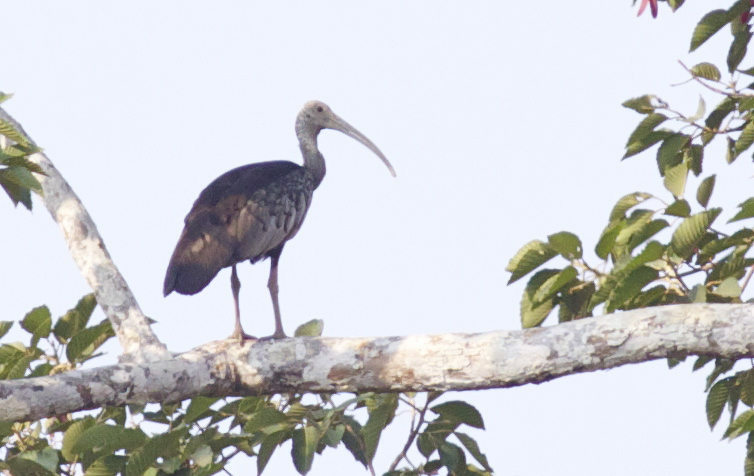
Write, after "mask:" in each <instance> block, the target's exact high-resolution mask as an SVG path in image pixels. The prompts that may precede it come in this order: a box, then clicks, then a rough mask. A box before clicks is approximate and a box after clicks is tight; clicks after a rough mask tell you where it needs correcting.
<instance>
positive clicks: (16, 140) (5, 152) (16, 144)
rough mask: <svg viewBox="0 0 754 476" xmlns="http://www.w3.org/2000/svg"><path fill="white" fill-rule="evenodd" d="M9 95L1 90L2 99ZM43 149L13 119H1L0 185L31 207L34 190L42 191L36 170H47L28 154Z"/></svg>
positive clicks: (15, 199)
mask: <svg viewBox="0 0 754 476" xmlns="http://www.w3.org/2000/svg"><path fill="white" fill-rule="evenodd" d="M9 97H10V95H8V94H3V93H0V103H2V102H3V101H5V100H7V99H8V98H9ZM39 151H40V149H39V148H38V147H37V146H36V145H35V144H34V143H32V142H31V141H30V140H29V138H28V137H26V135H25V134H24V133H23V132H22V131H19V130H18V129H17V128H16V127H15V126H14V125H13V124H12V123H11V122H9V121H6V120H4V119H0V187H2V188H3V190H5V193H7V194H8V196H9V197H10V199H11V201H12V202H13V204H14V205H18V204H19V203H21V204H22V205H24V206H25V207H26V208H27V209H29V210H31V207H32V203H31V192H35V193H38V194H41V193H42V185H41V184H40V183H39V180H37V178H36V177H35V176H34V174H35V173H36V174H41V175H44V172H43V171H42V169H41V168H40V167H39V165H37V164H35V163H34V162H32V161H31V160H29V157H30V156H31V155H32V154H34V153H36V152H39Z"/></svg>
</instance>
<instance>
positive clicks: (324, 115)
mask: <svg viewBox="0 0 754 476" xmlns="http://www.w3.org/2000/svg"><path fill="white" fill-rule="evenodd" d="M322 129H333V130H336V131H340V132H342V133H343V134H345V135H347V136H349V137H352V138H354V139H356V140H357V141H359V142H361V143H362V144H364V145H365V146H366V147H367V148H369V150H371V151H372V152H374V153H375V154H376V155H377V157H379V158H380V160H382V162H383V163H384V164H385V165H386V166H387V168H388V170H390V173H391V174H392V176H393V177H395V170H394V169H393V166H392V165H391V164H390V162H389V161H388V160H387V157H385V154H383V153H382V151H381V150H380V149H379V148H378V147H377V146H376V145H374V143H373V142H372V141H371V140H369V139H368V138H367V137H366V136H365V135H364V134H362V133H361V132H359V131H358V130H356V128H355V127H353V126H352V125H350V124H349V123H347V122H346V121H345V120H343V119H341V118H340V117H339V116H338V115H337V114H335V113H334V112H332V109H330V106H328V105H327V104H325V103H323V102H322V101H309V102H307V103H306V104H304V107H302V108H301V111H300V112H299V113H298V117H297V118H296V131H297V132H298V133H304V134H307V135H311V136H312V137H313V138H316V136H317V134H319V132H320V131H321V130H322Z"/></svg>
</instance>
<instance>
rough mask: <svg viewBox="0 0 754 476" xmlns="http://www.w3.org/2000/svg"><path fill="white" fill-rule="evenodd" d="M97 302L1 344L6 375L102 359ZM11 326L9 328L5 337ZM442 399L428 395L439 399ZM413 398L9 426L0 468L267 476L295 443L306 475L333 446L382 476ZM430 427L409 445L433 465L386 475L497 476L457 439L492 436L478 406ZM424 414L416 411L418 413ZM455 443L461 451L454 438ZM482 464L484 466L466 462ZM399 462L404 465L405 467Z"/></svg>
mask: <svg viewBox="0 0 754 476" xmlns="http://www.w3.org/2000/svg"><path fill="white" fill-rule="evenodd" d="M95 307H96V301H95V299H94V295H91V294H90V295H87V296H84V297H83V298H82V299H80V300H79V301H78V303H77V304H76V305H75V306H74V307H73V308H71V309H70V310H69V311H67V312H66V313H65V314H63V315H62V316H60V317H59V318H58V319H56V320H55V321H54V322H53V320H52V318H51V313H50V311H49V309H48V308H47V307H46V306H39V307H36V308H34V309H32V310H31V311H29V312H28V313H27V314H26V315H25V316H24V318H23V319H22V320H21V321H20V327H21V330H23V331H24V332H25V333H26V334H27V335H28V338H29V340H28V344H27V343H25V342H12V343H3V344H2V345H0V378H3V379H12V378H24V377H38V376H45V375H53V374H56V373H59V372H63V371H67V370H71V369H75V368H77V367H79V366H81V365H82V364H84V363H85V362H87V361H89V360H90V359H92V358H94V357H96V356H98V355H101V354H99V353H97V351H98V349H99V348H100V347H101V346H102V344H104V343H105V341H107V340H108V339H110V338H111V337H113V331H112V328H111V326H110V323H109V321H107V320H104V321H102V322H99V323H96V324H90V322H89V321H90V318H91V315H92V312H93V311H94V309H95ZM13 325H14V323H13V322H11V321H1V322H0V339H1V338H3V337H4V336H6V335H7V334H8V332H9V331H10V329H11V328H12V326H13ZM322 329H323V323H322V321H319V320H314V321H310V322H308V323H305V324H303V325H302V326H300V327H299V328H298V329H297V330H296V335H297V336H318V335H320V334H321V332H322ZM439 396H440V394H439V393H435V394H432V396H431V398H428V399H427V405H429V402H430V401H433V400H435V399H437V398H438V397H439ZM412 402H413V396H411V397H408V396H402V395H399V394H377V393H373V392H367V393H363V394H358V395H352V396H348V395H327V394H322V395H300V394H291V395H279V396H272V397H262V396H247V397H243V398H215V397H206V396H196V397H194V398H192V399H189V400H187V401H184V402H176V403H172V402H162V403H154V404H149V405H146V406H137V405H129V406H124V407H104V408H100V409H98V410H96V411H88V412H79V413H76V414H62V415H57V416H54V417H51V418H47V419H44V420H41V421H35V422H0V440H1V441H2V446H1V447H0V470H6V471H8V472H9V473H10V474H13V475H52V474H64V475H74V474H84V475H90V476H106V475H116V474H122V475H126V476H136V475H149V476H157V475H168V474H170V475H210V474H216V473H219V472H224V471H226V466H227V465H228V463H229V462H230V461H231V460H232V459H233V458H235V457H237V456H244V455H245V456H247V457H251V458H254V459H255V460H256V469H257V472H258V473H259V474H261V473H262V472H263V471H264V470H265V468H266V466H267V463H268V462H269V460H270V458H271V456H272V455H273V453H274V452H275V451H276V450H279V449H280V448H281V446H283V445H285V444H287V443H289V444H290V446H291V452H290V455H291V459H292V462H293V466H294V467H295V469H296V471H297V472H298V473H300V474H306V473H307V472H308V471H309V470H310V469H311V467H312V464H313V461H314V458H315V456H316V455H318V454H322V453H323V452H324V451H325V450H326V449H327V448H339V447H345V448H346V450H347V451H349V452H350V453H351V454H352V455H353V457H354V459H355V460H356V461H357V462H358V463H360V464H362V465H363V466H364V467H366V468H368V469H369V470H370V471H371V472H372V473H373V474H374V468H373V461H374V457H375V455H376V452H377V448H378V445H379V442H380V438H381V436H382V432H383V431H384V429H385V428H386V427H387V426H388V425H389V424H390V423H391V422H392V421H393V419H394V417H395V415H396V412H397V411H398V409H399V408H400V406H401V405H404V406H408V407H410V408H412V409H413V408H414V407H413V403H412ZM430 410H431V411H432V412H433V413H435V414H436V415H437V418H435V419H434V420H432V421H428V422H426V421H424V419H423V416H424V414H425V412H426V411H427V408H426V407H425V409H424V410H423V411H422V418H421V421H419V422H417V421H416V419H414V421H413V422H412V431H411V432H410V435H409V438H408V443H407V446H410V444H411V442H413V441H414V440H416V441H417V449H418V452H419V454H420V455H421V456H423V457H424V459H425V461H424V462H423V463H419V464H418V465H414V464H412V463H411V461H410V460H409V458H408V456H407V455H406V453H405V452H404V453H402V454H401V455H399V456H400V457H399V458H396V464H395V465H394V467H392V468H391V469H390V470H389V471H388V474H401V475H422V474H435V473H436V470H437V469H439V468H441V467H445V468H446V469H447V471H448V474H453V475H469V474H491V471H492V470H491V468H490V467H489V464H488V462H487V459H486V457H485V456H484V454H483V453H482V452H481V451H480V449H479V446H478V444H477V443H476V441H475V440H474V439H473V438H472V437H471V436H470V435H468V434H467V433H462V432H460V431H458V427H459V426H461V425H464V424H465V425H468V426H471V427H473V428H480V429H483V428H484V424H483V423H482V417H481V415H480V414H479V412H478V411H477V410H476V409H474V407H472V406H471V405H469V404H467V403H464V402H460V401H452V402H445V403H440V404H438V405H435V406H434V407H432V408H431V409H430ZM415 415H416V413H415ZM449 436H453V437H454V438H455V439H456V443H453V442H451V441H448V437H449ZM467 458H468V459H471V458H473V459H475V460H476V461H477V462H478V463H479V464H480V465H481V467H479V466H475V465H474V464H470V463H467V462H466V460H467ZM398 463H406V464H404V465H403V466H401V467H398Z"/></svg>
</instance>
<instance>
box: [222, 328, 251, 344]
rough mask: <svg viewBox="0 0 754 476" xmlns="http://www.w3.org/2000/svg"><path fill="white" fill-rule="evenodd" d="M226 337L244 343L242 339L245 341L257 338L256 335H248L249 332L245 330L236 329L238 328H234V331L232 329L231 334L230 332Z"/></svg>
mask: <svg viewBox="0 0 754 476" xmlns="http://www.w3.org/2000/svg"><path fill="white" fill-rule="evenodd" d="M228 339H233V340H237V341H238V343H239V344H243V343H244V341H247V340H257V337H256V336H253V335H249V334H247V333H245V332H244V331H242V330H238V329H236V330H235V331H233V333H232V334H231V335H230V336H229V337H228Z"/></svg>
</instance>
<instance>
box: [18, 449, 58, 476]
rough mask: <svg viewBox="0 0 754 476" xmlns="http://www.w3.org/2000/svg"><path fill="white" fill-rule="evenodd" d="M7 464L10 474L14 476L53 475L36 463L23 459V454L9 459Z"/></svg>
mask: <svg viewBox="0 0 754 476" xmlns="http://www.w3.org/2000/svg"><path fill="white" fill-rule="evenodd" d="M7 464H8V467H9V468H10V470H11V472H12V474H13V475H16V476H53V475H54V474H55V473H53V472H51V471H49V470H48V469H47V468H45V467H44V466H42V465H41V464H39V463H37V462H36V461H32V460H30V459H26V458H24V453H21V454H20V455H18V456H16V457H15V458H9V459H8V461H7Z"/></svg>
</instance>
